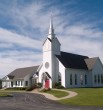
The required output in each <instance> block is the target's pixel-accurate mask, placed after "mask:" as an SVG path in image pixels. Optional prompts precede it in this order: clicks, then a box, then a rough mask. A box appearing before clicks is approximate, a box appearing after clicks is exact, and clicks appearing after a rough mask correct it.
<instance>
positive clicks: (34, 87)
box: [26, 84, 38, 91]
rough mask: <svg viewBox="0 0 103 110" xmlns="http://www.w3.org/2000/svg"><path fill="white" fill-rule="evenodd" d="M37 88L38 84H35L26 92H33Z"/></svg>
mask: <svg viewBox="0 0 103 110" xmlns="http://www.w3.org/2000/svg"><path fill="white" fill-rule="evenodd" d="M36 88H38V86H37V84H34V85H32V86H31V87H28V88H27V89H26V91H32V90H33V89H36Z"/></svg>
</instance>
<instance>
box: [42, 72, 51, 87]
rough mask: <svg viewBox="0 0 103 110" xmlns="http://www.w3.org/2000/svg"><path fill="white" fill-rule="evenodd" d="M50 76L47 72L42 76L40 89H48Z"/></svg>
mask: <svg viewBox="0 0 103 110" xmlns="http://www.w3.org/2000/svg"><path fill="white" fill-rule="evenodd" d="M50 78H51V77H50V75H49V74H48V73H47V72H44V73H43V74H42V87H43V88H45V89H48V88H50Z"/></svg>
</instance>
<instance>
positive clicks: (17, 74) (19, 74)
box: [7, 66, 39, 79]
mask: <svg viewBox="0 0 103 110" xmlns="http://www.w3.org/2000/svg"><path fill="white" fill-rule="evenodd" d="M38 67H39V66H33V67H26V68H18V69H16V70H14V71H13V72H11V73H10V74H8V75H7V76H8V77H9V78H10V79H22V78H24V77H25V76H26V75H28V74H35V73H36V72H37V69H38Z"/></svg>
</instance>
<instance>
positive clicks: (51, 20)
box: [48, 16, 55, 39]
mask: <svg viewBox="0 0 103 110" xmlns="http://www.w3.org/2000/svg"><path fill="white" fill-rule="evenodd" d="M54 36H55V34H54V28H53V19H52V16H51V18H50V27H49V35H48V38H50V39H52V38H53V37H54Z"/></svg>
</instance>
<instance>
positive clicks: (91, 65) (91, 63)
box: [85, 57, 98, 70]
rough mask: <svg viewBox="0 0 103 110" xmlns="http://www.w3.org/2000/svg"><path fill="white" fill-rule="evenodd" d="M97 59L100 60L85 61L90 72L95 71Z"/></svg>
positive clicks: (90, 59)
mask: <svg viewBox="0 0 103 110" xmlns="http://www.w3.org/2000/svg"><path fill="white" fill-rule="evenodd" d="M97 59H98V57H94V58H88V59H85V62H86V64H87V67H88V70H92V69H93V67H94V65H95V63H96V61H97Z"/></svg>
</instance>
